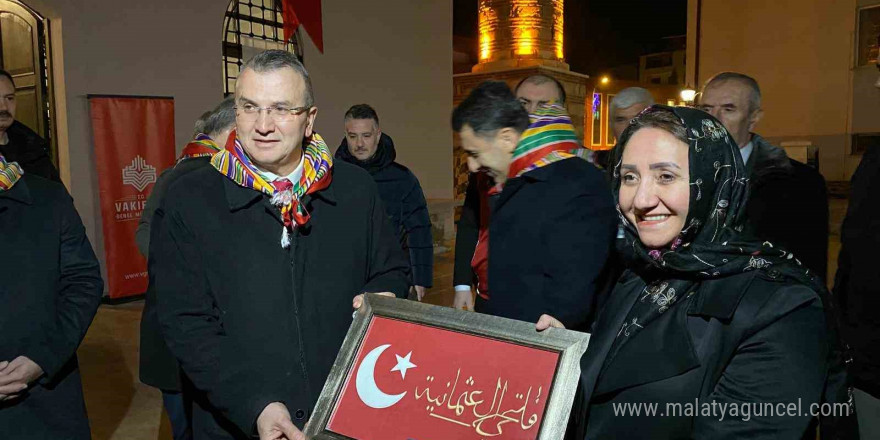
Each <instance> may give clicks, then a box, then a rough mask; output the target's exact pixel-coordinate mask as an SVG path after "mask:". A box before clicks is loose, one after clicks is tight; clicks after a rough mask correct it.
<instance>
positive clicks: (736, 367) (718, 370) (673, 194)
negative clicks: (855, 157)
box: [573, 106, 841, 439]
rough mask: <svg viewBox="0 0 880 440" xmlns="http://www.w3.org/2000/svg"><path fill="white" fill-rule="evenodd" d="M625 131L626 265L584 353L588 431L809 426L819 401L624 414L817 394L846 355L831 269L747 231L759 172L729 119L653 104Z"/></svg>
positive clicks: (725, 433) (705, 431)
mask: <svg viewBox="0 0 880 440" xmlns="http://www.w3.org/2000/svg"><path fill="white" fill-rule="evenodd" d="M620 145H622V148H623V153H622V160H621V161H620V163H618V164H617V166H616V167H615V169H614V181H613V183H614V188H615V189H616V190H617V197H618V210H619V213H620V217H621V223H622V228H623V237H622V239H620V240H618V250H619V252H620V254H621V256H622V259H623V261H624V262H625V264H626V269H627V270H626V271H625V272H624V274H623V275H622V276H621V277H620V280H619V281H618V283H617V284H616V285H615V287H614V290H613V291H612V292H611V294H610V297H609V299H608V300H607V302H606V305H605V307H604V309H603V311H602V313H601V314H600V315H599V318H598V320H597V321H596V324H595V326H594V328H593V333H592V335H593V338H592V340H591V341H590V345H589V347H588V348H587V353H586V354H585V355H584V358H583V359H582V362H581V372H582V373H581V388H582V389H583V390H584V392H583V396H584V399H583V400H582V401H581V408H580V409H579V410H575V412H574V413H573V417H574V418H575V420H576V421H577V422H576V423H577V425H578V427H579V432H578V437H577V438H628V439H640V438H646V439H647V438H651V439H667V438H718V437H737V438H738V437H749V438H800V437H801V435H803V434H804V432H805V431H806V429H807V427H808V425H809V422H810V414H806V413H805V414H798V415H794V416H792V417H772V416H771V415H769V414H763V415H761V416H759V417H752V418H751V419H750V420H744V419H742V418H739V417H724V416H723V415H717V416H716V417H688V416H682V417H674V414H669V413H668V412H667V413H666V415H667V417H656V416H650V415H648V416H647V417H643V418H642V417H640V416H639V414H619V412H620V411H619V409H620V408H621V407H623V406H624V405H626V407H627V408H629V407H631V406H638V405H640V404H641V403H644V402H653V403H654V404H655V405H660V402H664V403H665V404H666V406H665V407H663V408H666V409H667V410H668V408H669V407H670V405H672V406H673V407H674V406H675V405H681V404H683V403H686V402H694V401H700V402H701V403H703V402H705V405H711V406H715V405H716V403H717V404H719V405H738V404H744V403H748V402H754V403H762V402H776V403H778V402H786V403H788V402H802V403H803V404H804V405H805V407H806V406H809V405H810V404H812V403H818V402H819V401H820V396H822V394H823V389H824V386H825V377H826V372H827V371H829V367H830V366H839V365H841V364H840V363H839V361H840V357H839V354H840V352H839V351H838V348H839V345H838V343H837V342H836V341H837V339H836V336H832V335H835V333H834V331H830V330H834V329H833V328H830V327H828V325H829V324H827V323H831V322H833V320H832V319H830V318H831V315H828V316H826V315H825V314H824V312H823V308H824V307H825V301H826V300H827V298H828V295H827V292H826V291H825V289H824V287H823V285H822V283H821V281H819V280H818V278H817V277H815V276H813V275H812V274H811V273H810V272H809V271H808V270H807V269H805V268H803V267H802V266H801V265H800V263H799V262H798V261H797V259H795V258H794V256H792V255H791V253H789V252H787V251H785V250H783V249H780V248H778V247H775V246H773V244H771V243H769V242H762V241H758V240H755V239H752V238H749V237H746V236H744V235H743V234H742V232H741V231H742V224H743V222H744V220H745V219H744V218H743V217H744V216H743V212H744V210H745V208H744V207H745V203H746V199H747V193H748V179H747V178H746V173H745V166H744V165H743V162H742V157H741V155H740V153H739V150H738V147H737V144H736V142H735V141H734V139H733V137H731V135H730V134H729V133H728V132H727V131H726V130H725V129H724V127H723V126H722V125H721V123H720V122H718V120H716V119H715V118H713V117H712V116H711V115H709V114H708V113H705V112H702V111H700V110H696V109H692V108H685V107H676V108H671V107H665V106H653V107H651V108H649V109H647V110H645V111H644V112H642V113H641V114H640V115H639V116H638V117H637V118H636V120H635V121H633V123H632V124H630V126H629V127H628V128H627V129H626V131H624V132H623V134H622V135H621V139H620ZM826 396H830V394H828V393H827V391H826ZM694 414H697V412H696V411H695V412H694ZM699 414H702V415H706V413H705V412H702V413H699ZM621 416H627V417H628V418H630V419H632V418H638V419H639V420H628V423H621V420H620V417H621ZM768 433H772V434H768ZM762 435H763V437H762ZM823 437H824V435H823Z"/></svg>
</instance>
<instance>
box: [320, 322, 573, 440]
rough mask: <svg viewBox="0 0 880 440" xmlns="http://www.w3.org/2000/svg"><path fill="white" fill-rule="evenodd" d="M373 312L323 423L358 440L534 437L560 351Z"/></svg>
mask: <svg viewBox="0 0 880 440" xmlns="http://www.w3.org/2000/svg"><path fill="white" fill-rule="evenodd" d="M426 330H427V329H425V328H424V327H423V326H420V325H418V324H413V323H409V322H404V321H398V320H394V319H390V318H384V317H378V316H377V317H374V318H373V320H372V321H371V322H370V326H369V328H368V329H367V333H366V335H365V336H364V340H363V343H362V344H361V346H360V347H359V348H358V352H357V355H356V356H355V361H354V365H353V367H352V368H351V369H350V371H349V372H348V376H347V377H346V380H345V383H344V385H343V387H342V392H341V395H340V398H339V400H338V401H337V403H336V406H335V407H334V408H333V412H332V414H331V416H330V421H329V422H328V424H327V427H326V429H327V430H329V431H332V432H335V433H337V434H341V435H344V436H346V437H349V438H354V439H360V440H408V439H418V440H429V439H444V440H449V439H473V440H480V439H486V438H493V439H505V440H507V439H516V440H534V439H536V438H537V437H538V434H539V431H540V429H541V422H542V419H543V416H544V410H545V408H546V406H547V401H548V398H549V397H550V396H549V394H550V386H551V384H552V383H553V378H554V375H555V373H556V366H557V364H558V363H559V360H560V359H559V354H558V353H555V352H551V351H547V350H542V349H538V348H531V347H526V346H522V345H517V344H513V343H510V342H502V341H498V340H494V339H489V338H486V337H480V336H474V335H467V334H463V333H458V332H454V331H449V330H443V329H438V328H433V327H432V328H430V329H429V331H426Z"/></svg>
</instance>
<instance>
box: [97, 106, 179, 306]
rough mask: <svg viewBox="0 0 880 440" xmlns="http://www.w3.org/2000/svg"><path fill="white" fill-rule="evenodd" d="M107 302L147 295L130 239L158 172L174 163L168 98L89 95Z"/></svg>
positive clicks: (140, 260)
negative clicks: (107, 290)
mask: <svg viewBox="0 0 880 440" xmlns="http://www.w3.org/2000/svg"><path fill="white" fill-rule="evenodd" d="M89 103H90V107H91V117H92V131H93V133H94V137H95V163H96V168H97V170H98V188H99V191H100V195H101V197H100V203H101V219H102V223H103V225H104V228H103V230H104V257H105V261H106V263H107V283H108V286H109V290H110V298H114V299H115V298H122V297H126V296H131V295H139V294H142V293H144V292H145V291H146V290H147V262H146V259H144V257H142V256H141V254H140V253H139V252H138V250H137V246H136V245H135V241H134V235H135V230H136V229H137V225H138V220H140V218H141V213H142V212H143V210H144V205H145V204H146V201H147V196H149V195H150V191H152V189H153V184H154V183H155V182H156V178H157V177H158V175H159V173H160V172H161V171H162V170H164V169H165V168H168V167H170V166H171V165H172V164H173V163H174V153H175V148H174V99H173V98H151V97H126V96H89Z"/></svg>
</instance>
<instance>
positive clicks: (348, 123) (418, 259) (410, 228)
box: [335, 104, 434, 301]
mask: <svg viewBox="0 0 880 440" xmlns="http://www.w3.org/2000/svg"><path fill="white" fill-rule="evenodd" d="M343 121H344V123H345V137H344V138H343V139H342V143H340V144H339V148H337V149H336V154H335V157H336V158H337V159H339V160H344V161H346V162H348V163H350V164H354V165H357V166H359V167H361V168H363V169H364V170H366V171H367V172H368V173H370V175H371V176H373V180H375V181H376V185H377V186H378V187H379V196H380V197H382V202H383V203H384V204H385V211H386V212H387V213H388V218H390V219H391V224H392V225H393V226H394V231H395V232H396V233H397V238H398V239H399V240H400V243H401V246H403V248H404V249H406V250H407V251H408V252H409V261H410V264H411V266H412V278H413V280H412V284H413V290H414V291H415V294H416V297H417V298H418V300H419V301H421V300H422V298H423V297H424V296H425V291H426V289H427V288H429V287H431V285H432V284H433V273H434V267H433V266H434V244H433V239H432V238H431V218H430V217H429V216H428V202H426V201H425V194H424V193H423V192H422V186H421V185H420V184H419V179H418V178H416V176H415V174H413V173H412V171H410V170H409V168H407V167H405V166H403V165H401V164H399V163H397V162H395V161H394V159H395V158H397V152H396V151H395V150H394V141H392V140H391V136H388V135H387V134H386V133H383V132H382V130H381V129H380V128H379V115H377V114H376V111H375V110H373V108H372V107H370V106H369V105H367V104H357V105H354V106H352V107H351V108H350V109H348V111H347V112H345V117H344V118H343Z"/></svg>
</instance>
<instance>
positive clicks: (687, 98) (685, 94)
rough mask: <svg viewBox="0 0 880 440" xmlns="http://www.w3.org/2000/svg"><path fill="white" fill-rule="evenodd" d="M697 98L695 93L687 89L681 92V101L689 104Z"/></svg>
mask: <svg viewBox="0 0 880 440" xmlns="http://www.w3.org/2000/svg"><path fill="white" fill-rule="evenodd" d="M696 97H697V91H696V90H694V89H692V88H690V87H688V88H686V89H684V90H682V91H681V100H682V101H684V102H686V103H688V104H690V103H692V102H694V98H696Z"/></svg>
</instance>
